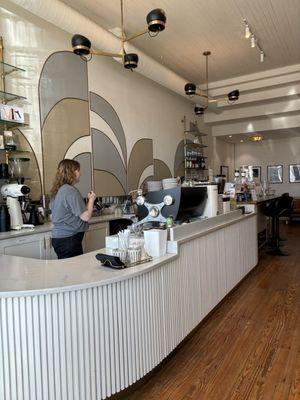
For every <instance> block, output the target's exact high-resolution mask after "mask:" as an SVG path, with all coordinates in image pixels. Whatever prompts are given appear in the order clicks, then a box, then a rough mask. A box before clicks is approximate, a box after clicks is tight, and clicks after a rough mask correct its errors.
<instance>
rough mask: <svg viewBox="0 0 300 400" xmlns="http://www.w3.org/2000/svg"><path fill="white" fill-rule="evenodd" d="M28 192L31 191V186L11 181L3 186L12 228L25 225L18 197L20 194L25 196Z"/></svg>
mask: <svg viewBox="0 0 300 400" xmlns="http://www.w3.org/2000/svg"><path fill="white" fill-rule="evenodd" d="M28 193H30V188H29V187H28V186H26V185H22V184H18V183H10V184H7V185H3V186H2V187H1V194H2V196H3V197H4V198H5V199H6V204H7V207H8V212H9V215H10V229H13V230H20V229H21V228H22V227H24V223H23V217H22V212H21V206H20V202H19V200H18V199H19V197H20V196H25V195H26V194H28Z"/></svg>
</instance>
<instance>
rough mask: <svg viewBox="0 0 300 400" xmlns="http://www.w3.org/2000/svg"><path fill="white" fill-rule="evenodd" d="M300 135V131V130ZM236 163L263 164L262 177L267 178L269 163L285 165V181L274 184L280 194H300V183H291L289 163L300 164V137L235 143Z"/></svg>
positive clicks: (273, 186) (237, 164)
mask: <svg viewBox="0 0 300 400" xmlns="http://www.w3.org/2000/svg"><path fill="white" fill-rule="evenodd" d="M299 135H300V132H299ZM235 163H236V166H237V167H239V166H240V165H257V166H261V167H262V168H261V172H262V179H267V166H268V165H274V164H275V165H276V164H279V165H280V164H281V165H283V183H282V184H272V185H271V186H272V188H274V189H275V190H276V192H277V193H278V194H281V193H284V192H289V193H290V194H291V195H293V196H300V183H289V176H288V166H289V164H300V137H293V138H287V139H276V140H271V139H270V140H265V141H263V142H262V143H240V144H237V145H235Z"/></svg>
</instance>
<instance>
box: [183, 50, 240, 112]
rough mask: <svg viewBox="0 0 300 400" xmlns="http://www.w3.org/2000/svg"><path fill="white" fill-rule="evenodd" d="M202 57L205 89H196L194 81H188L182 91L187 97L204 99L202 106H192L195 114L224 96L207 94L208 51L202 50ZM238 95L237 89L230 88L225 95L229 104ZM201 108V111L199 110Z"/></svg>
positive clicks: (237, 97)
mask: <svg viewBox="0 0 300 400" xmlns="http://www.w3.org/2000/svg"><path fill="white" fill-rule="evenodd" d="M203 55H204V57H205V76H206V78H205V86H206V89H205V90H201V89H197V86H196V84H195V83H191V82H188V83H186V84H185V86H184V91H185V94H186V95H187V96H189V97H193V96H195V95H196V96H200V97H203V98H204V99H205V102H206V104H205V105H203V106H196V107H195V108H194V111H195V114H196V115H203V114H204V111H205V110H206V109H207V107H208V105H209V103H216V102H218V101H220V100H224V97H222V98H219V99H214V98H212V97H210V96H209V94H208V57H209V56H210V55H211V52H210V51H204V53H203ZM239 95H240V92H239V90H238V89H235V90H232V91H231V92H229V93H228V95H227V98H226V99H227V101H228V103H229V104H231V103H234V102H235V101H237V100H238V99H239ZM200 109H201V112H200Z"/></svg>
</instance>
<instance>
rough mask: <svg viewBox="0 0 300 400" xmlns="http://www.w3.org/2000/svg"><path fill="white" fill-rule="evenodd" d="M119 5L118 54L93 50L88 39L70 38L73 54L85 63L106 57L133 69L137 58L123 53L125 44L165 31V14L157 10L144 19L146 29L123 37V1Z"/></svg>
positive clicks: (131, 54) (77, 35)
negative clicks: (146, 35)
mask: <svg viewBox="0 0 300 400" xmlns="http://www.w3.org/2000/svg"><path fill="white" fill-rule="evenodd" d="M120 5H121V31H122V33H121V38H120V40H121V45H122V49H121V52H120V53H110V52H106V51H102V50H93V49H92V44H91V42H90V40H89V39H88V38H86V37H85V36H82V35H80V34H76V35H74V36H73V37H72V41H71V43H72V48H73V52H74V53H75V54H77V55H79V56H80V57H84V58H85V59H86V60H87V61H89V60H90V59H91V57H90V58H89V59H88V58H87V56H89V55H90V56H92V55H98V56H106V57H114V58H121V59H122V61H123V65H124V68H127V69H133V68H136V67H137V66H138V61H139V57H138V55H137V54H136V53H126V51H125V43H126V42H129V41H130V40H133V39H135V38H137V37H139V36H142V35H144V34H145V33H148V34H149V35H150V36H151V37H155V36H157V35H158V34H159V32H162V31H163V30H164V29H165V26H166V20H167V18H166V14H165V12H164V10H162V9H160V8H157V9H155V10H152V11H150V12H149V14H148V15H147V17H146V22H147V28H145V29H143V30H142V31H140V32H138V33H135V34H132V35H130V36H126V35H125V31H124V8H123V0H120Z"/></svg>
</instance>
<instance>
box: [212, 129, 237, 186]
mask: <svg viewBox="0 0 300 400" xmlns="http://www.w3.org/2000/svg"><path fill="white" fill-rule="evenodd" d="M213 149H214V159H213V160H214V163H213V168H214V173H215V174H219V173H220V166H221V165H226V166H228V167H229V180H232V179H233V176H234V146H233V145H232V144H230V143H226V142H225V141H224V140H221V139H218V138H216V137H214V138H213Z"/></svg>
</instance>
